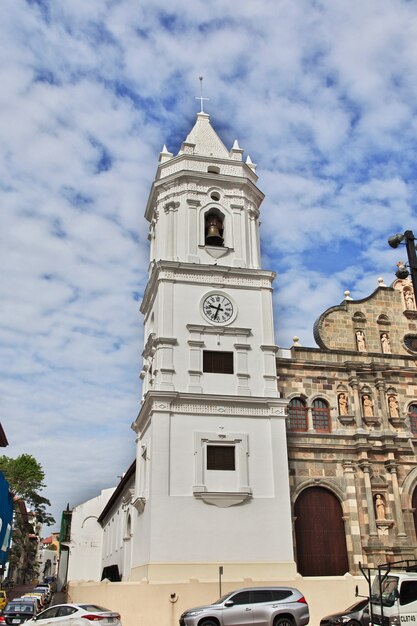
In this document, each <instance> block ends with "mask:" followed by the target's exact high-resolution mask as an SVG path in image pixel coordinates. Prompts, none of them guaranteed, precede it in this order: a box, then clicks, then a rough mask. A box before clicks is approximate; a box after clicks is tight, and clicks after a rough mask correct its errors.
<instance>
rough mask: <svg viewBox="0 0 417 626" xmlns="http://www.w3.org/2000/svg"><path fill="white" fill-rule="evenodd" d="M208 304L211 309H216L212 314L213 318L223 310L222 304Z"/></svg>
mask: <svg viewBox="0 0 417 626" xmlns="http://www.w3.org/2000/svg"><path fill="white" fill-rule="evenodd" d="M209 306H210V308H212V309H216V313H215V314H214V319H217V316H218V314H219V312H220V311H223V308H222V306H221V305H220V304H218V305H217V306H214V304H210V305H209Z"/></svg>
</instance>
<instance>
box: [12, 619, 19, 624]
mask: <svg viewBox="0 0 417 626" xmlns="http://www.w3.org/2000/svg"><path fill="white" fill-rule="evenodd" d="M12 624H20V619H12Z"/></svg>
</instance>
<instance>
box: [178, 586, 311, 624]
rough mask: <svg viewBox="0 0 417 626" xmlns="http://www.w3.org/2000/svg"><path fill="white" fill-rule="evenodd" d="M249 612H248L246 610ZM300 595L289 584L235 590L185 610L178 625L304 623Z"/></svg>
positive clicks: (305, 616)
mask: <svg viewBox="0 0 417 626" xmlns="http://www.w3.org/2000/svg"><path fill="white" fill-rule="evenodd" d="M249 612H250V613H249ZM309 618H310V616H309V611H308V604H307V602H306V599H305V598H304V596H303V594H302V593H300V592H299V591H298V589H293V588H292V587H253V588H246V589H237V590H236V591H232V592H230V593H227V594H226V595H224V596H223V597H222V598H220V599H219V600H217V602H214V604H209V605H206V606H199V607H196V608H194V609H188V610H187V611H184V613H183V614H182V615H181V617H180V626H197V625H198V626H224V625H225V624H227V625H228V626H234V625H238V624H249V623H254V624H265V625H266V624H268V626H305V625H306V624H308V620H309Z"/></svg>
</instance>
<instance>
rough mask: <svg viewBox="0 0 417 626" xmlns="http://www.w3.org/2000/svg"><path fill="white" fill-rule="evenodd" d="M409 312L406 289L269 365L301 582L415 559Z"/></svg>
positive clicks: (346, 312)
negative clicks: (283, 424) (284, 403)
mask: <svg viewBox="0 0 417 626" xmlns="http://www.w3.org/2000/svg"><path fill="white" fill-rule="evenodd" d="M416 321H417V311H416V307H415V300H414V293H413V289H412V285H411V282H409V281H408V280H397V281H396V282H395V283H394V284H393V286H392V287H387V286H385V285H384V284H383V281H382V279H379V286H378V288H377V289H376V291H375V292H374V293H372V294H371V295H370V296H369V297H368V298H364V299H362V300H357V301H353V300H352V299H351V298H350V297H348V298H347V299H346V300H344V301H343V302H342V303H341V304H340V305H338V306H334V307H332V308H330V309H328V310H327V311H325V312H324V313H323V314H322V315H321V316H320V317H319V319H318V320H317V322H316V324H315V327H314V336H315V340H316V343H317V344H318V346H319V347H318V348H304V347H301V346H299V345H297V344H298V342H295V345H293V347H292V348H291V350H290V351H289V353H288V352H287V351H281V355H280V356H279V357H278V358H277V372H278V384H279V388H280V390H281V392H282V394H283V395H284V397H285V398H287V399H288V400H289V404H288V409H287V413H288V416H287V437H288V460H289V471H290V485H291V500H292V519H293V530H294V546H295V560H296V562H297V569H298V571H299V573H300V574H302V575H304V576H314V575H316V576H320V575H322V576H323V575H324V576H328V575H342V574H344V573H345V572H351V573H357V572H358V569H359V563H362V564H364V565H365V566H368V567H376V566H378V565H380V564H381V563H385V562H387V561H393V560H401V559H406V558H411V559H413V558H416V557H417V543H416V519H417V518H416V514H415V511H416V506H417V462H416V455H415V442H416V437H417V379H416V364H417V361H416V357H417V325H416Z"/></svg>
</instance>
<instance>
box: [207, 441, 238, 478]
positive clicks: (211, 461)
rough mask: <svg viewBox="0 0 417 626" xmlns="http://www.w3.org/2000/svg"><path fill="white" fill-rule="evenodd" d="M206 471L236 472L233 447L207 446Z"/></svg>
mask: <svg viewBox="0 0 417 626" xmlns="http://www.w3.org/2000/svg"><path fill="white" fill-rule="evenodd" d="M207 469H208V470H217V471H219V470H220V471H223V472H234V471H235V470H236V461H235V446H224V445H222V446H212V445H209V446H207Z"/></svg>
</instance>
